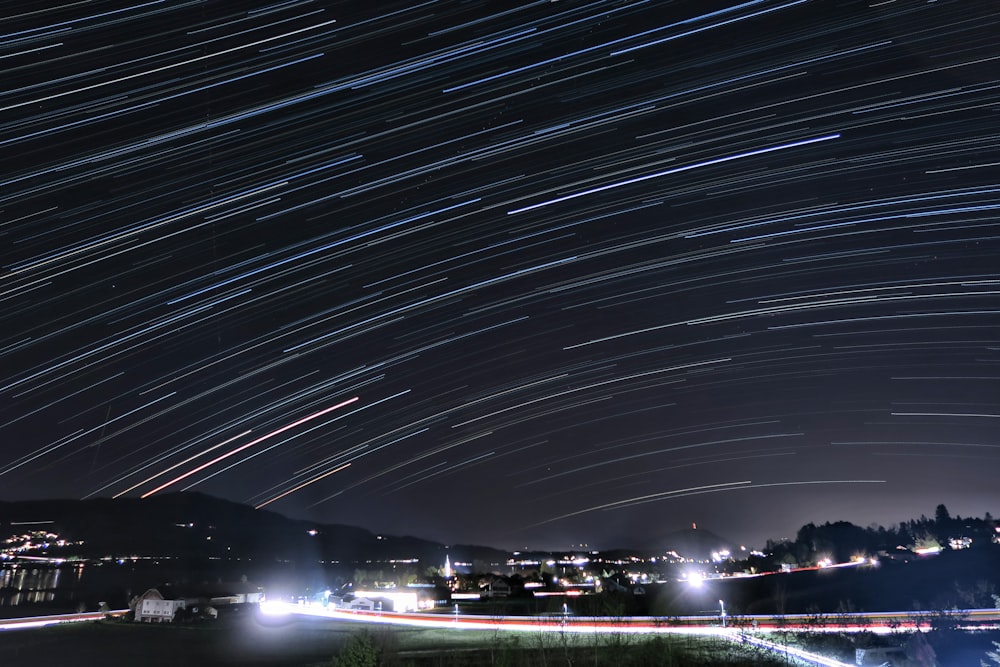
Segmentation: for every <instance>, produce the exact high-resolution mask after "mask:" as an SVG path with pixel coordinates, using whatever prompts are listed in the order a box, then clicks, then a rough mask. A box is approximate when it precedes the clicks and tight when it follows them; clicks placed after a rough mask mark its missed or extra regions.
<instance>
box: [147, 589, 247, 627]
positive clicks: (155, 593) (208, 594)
mask: <svg viewBox="0 0 1000 667" xmlns="http://www.w3.org/2000/svg"><path fill="white" fill-rule="evenodd" d="M262 597H263V594H262V593H261V590H260V588H259V587H257V586H256V585H254V584H251V583H247V582H245V581H242V582H232V583H222V582H219V583H216V584H201V585H194V586H182V587H177V586H173V585H171V584H165V585H164V586H161V587H159V588H150V589H149V590H147V591H146V592H145V593H143V594H142V595H140V596H138V597H136V598H133V600H132V602H131V603H130V604H129V607H130V608H131V609H132V610H133V612H134V614H135V620H136V621H138V622H141V623H164V622H166V623H170V622H172V621H175V620H177V618H178V612H180V611H183V612H184V615H185V617H187V618H198V617H202V618H204V617H208V618H216V617H217V616H218V613H219V611H220V610H226V611H225V612H224V613H230V612H231V611H236V610H240V609H243V608H246V606H247V605H255V604H259V603H260V602H261V599H262Z"/></svg>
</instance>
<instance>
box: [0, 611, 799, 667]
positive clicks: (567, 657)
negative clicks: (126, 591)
mask: <svg viewBox="0 0 1000 667" xmlns="http://www.w3.org/2000/svg"><path fill="white" fill-rule="evenodd" d="M362 632H368V633H369V634H368V636H369V637H370V638H371V640H372V642H373V644H374V645H375V646H376V647H377V648H378V649H379V650H380V651H381V656H382V661H381V664H384V665H398V666H404V665H413V666H421V667H422V666H428V667H429V666H431V665H434V666H439V667H446V666H452V665H455V666H457V665H506V666H509V667H514V666H519V665H539V664H548V665H557V664H562V665H566V664H572V665H580V666H584V665H595V666H596V665H601V666H603V665H609V666H610V665H616V666H622V667H624V666H627V665H670V666H677V667H683V666H687V665H727V666H743V665H745V666H748V667H749V666H750V665H765V666H766V665H787V664H795V663H794V662H786V661H785V660H784V658H775V657H773V656H771V655H768V654H764V653H761V652H760V651H757V650H754V649H752V648H751V647H743V646H740V645H735V644H732V643H730V642H727V641H725V640H721V639H717V638H706V637H692V636H664V637H632V636H625V635H602V636H596V635H595V636H587V635H567V636H561V635H544V636H542V635H539V634H536V633H494V632H492V631H488V630H482V631H468V630H462V631H458V630H440V629H424V628H409V627H400V626H394V627H391V628H388V627H380V628H368V627H367V626H362V625H360V624H356V623H350V622H340V621H331V620H325V619H324V620H295V621H292V622H289V623H287V624H282V625H267V624H262V623H260V622H259V621H258V619H257V618H256V617H254V616H253V615H251V614H246V615H244V616H242V617H240V616H234V617H231V618H224V619H220V621H218V622H215V623H206V624H201V625H138V624H129V623H123V622H115V621H102V622H96V623H79V624H72V625H64V626H54V627H47V628H40V629H37V630H18V631H5V632H4V633H3V634H2V635H0V664H3V665H20V664H31V665H33V666H34V667H46V666H49V665H53V666H55V665H66V664H74V665H101V666H102V667H117V666H119V665H121V666H122V667H125V666H126V665H127V666H128V667H134V665H136V664H143V665H145V666H148V667H157V666H159V665H163V666H168V665H169V666H170V667H176V665H223V666H228V665H248V666H252V667H271V666H275V667H276V666H278V665H287V666H303V667H305V666H309V667H314V666H318V665H329V664H330V663H331V658H332V657H333V656H335V655H338V654H339V653H341V651H342V650H343V648H344V646H345V645H346V644H347V643H348V641H349V640H350V639H351V638H352V637H355V636H357V635H358V634H359V633H362Z"/></svg>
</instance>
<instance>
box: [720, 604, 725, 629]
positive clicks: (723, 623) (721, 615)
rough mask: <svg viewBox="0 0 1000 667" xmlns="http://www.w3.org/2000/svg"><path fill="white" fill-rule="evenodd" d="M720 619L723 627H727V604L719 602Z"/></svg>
mask: <svg viewBox="0 0 1000 667" xmlns="http://www.w3.org/2000/svg"><path fill="white" fill-rule="evenodd" d="M719 609H720V610H721V611H720V612H719V617H720V618H721V619H722V627H726V603H725V602H723V601H722V600H719Z"/></svg>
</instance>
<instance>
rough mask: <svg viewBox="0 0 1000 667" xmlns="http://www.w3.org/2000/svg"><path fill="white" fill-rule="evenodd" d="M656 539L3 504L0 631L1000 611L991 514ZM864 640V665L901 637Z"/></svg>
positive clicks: (999, 616)
mask: <svg viewBox="0 0 1000 667" xmlns="http://www.w3.org/2000/svg"><path fill="white" fill-rule="evenodd" d="M121 526H131V527H135V529H134V530H121V529H120V527H121ZM662 543H663V545H664V546H663V548H662V549H658V550H655V551H650V550H638V549H627V548H620V549H594V548H591V547H590V545H588V544H586V543H579V544H574V545H569V547H568V548H566V549H564V550H561V551H550V550H519V551H511V552H508V551H503V550H499V549H495V548H492V547H487V546H476V545H444V544H439V543H436V542H433V541H428V540H422V539H419V538H415V537H397V536H391V535H379V534H373V533H370V532H368V531H365V530H363V529H360V528H355V527H350V526H338V525H322V524H315V523H311V522H307V521H301V520H293V519H288V518H285V517H283V516H281V515H279V514H274V513H270V512H261V511H257V510H253V509H252V508H249V507H245V506H241V505H238V504H235V503H230V502H228V501H222V500H219V499H215V498H211V497H209V496H203V495H200V494H177V495H176V496H165V497H164V498H162V499H158V500H156V502H149V503H145V502H143V503H140V502H138V501H116V502H115V503H108V502H99V503H96V504H94V503H88V502H87V501H51V502H47V503H6V504H5V503H0V611H2V614H0V615H2V617H3V619H5V620H0V628H12V627H19V626H23V625H24V624H25V623H27V622H33V621H32V619H37V618H50V619H55V620H53V621H52V622H55V621H57V620H81V619H93V618H97V619H101V618H105V619H116V620H118V621H127V622H132V623H139V624H143V625H149V624H164V623H171V624H190V623H210V624H211V623H218V622H220V619H225V618H234V617H237V618H238V617H244V616H247V615H254V616H257V615H259V614H261V613H264V612H267V613H270V614H274V613H278V612H280V613H281V614H293V615H294V614H305V615H307V616H310V617H313V618H323V619H327V620H328V621H330V622H333V621H337V622H342V621H344V618H345V617H342V616H338V614H347V615H349V617H348V618H349V619H350V620H351V621H353V622H358V621H359V619H362V620H363V619H365V618H371V619H376V620H379V622H386V619H394V621H393V622H400V623H406V622H410V623H414V622H420V623H434V622H444V621H445V620H447V622H450V623H452V624H453V625H452V626H449V627H450V628H452V629H455V627H464V626H462V624H469V623H471V624H473V626H474V627H482V624H484V623H486V621H484V620H482V619H486V618H488V619H492V620H490V621H489V623H494V624H500V625H502V624H504V623H508V624H514V625H515V626H517V624H518V623H523V622H524V621H523V619H535V621H533V623H535V626H537V624H538V623H539V622H541V623H549V622H556V621H558V622H559V623H561V624H562V625H561V626H560V627H563V628H574V627H577V625H578V624H586V623H593V622H594V621H593V619H604V620H603V621H601V623H604V624H608V623H611V621H609V620H608V619H619V620H618V621H615V622H616V623H624V624H626V625H627V626H628V627H630V628H631V630H630V632H656V631H657V630H656V628H663V627H670V628H674V629H683V628H692V629H695V628H709V629H711V628H715V629H716V630H719V631H721V630H725V631H726V632H732V631H737V630H738V631H739V632H743V633H746V632H774V631H784V632H787V631H797V632H813V631H816V630H817V628H827V629H830V628H838V629H839V631H840V632H841V633H845V636H849V637H850V638H851V639H850V641H851V642H856V641H857V638H858V637H860V636H861V635H858V633H872V632H876V633H877V632H879V631H887V630H888V629H894V631H901V630H906V631H914V630H921V629H926V630H931V629H936V628H939V627H943V626H942V624H945V623H946V622H947V623H950V624H951V625H949V626H948V627H950V628H951V629H952V630H957V629H961V630H962V631H963V632H971V631H979V632H982V631H984V630H988V629H990V628H993V627H994V626H996V625H997V623H998V622H1000V611H998V610H997V607H998V606H1000V598H998V597H997V593H998V591H1000V525H998V522H997V521H996V520H995V519H994V518H993V517H992V516H991V515H990V514H989V513H987V514H985V515H984V516H983V517H980V518H976V517H961V516H953V515H952V514H951V513H950V512H949V511H948V509H947V508H946V507H945V506H944V505H939V506H938V507H937V508H936V510H935V512H934V515H933V516H932V517H927V516H921V517H919V518H917V519H910V520H906V521H902V522H900V523H898V524H895V525H892V526H887V527H884V526H874V525H873V526H869V527H860V526H857V525H854V524H851V523H848V522H843V521H841V522H827V523H823V524H819V525H817V524H813V523H808V524H806V525H804V526H802V527H801V528H800V529H799V530H798V532H797V534H796V535H795V537H794V538H788V539H780V540H768V541H767V542H766V544H764V545H762V546H760V547H748V546H746V545H739V544H732V543H730V542H728V541H727V540H726V539H725V538H723V537H721V536H719V535H716V534H714V533H713V532H711V531H710V530H708V529H705V528H703V527H699V526H697V525H694V524H692V525H691V527H690V528H687V529H684V530H680V531H673V532H671V533H669V534H666V535H664V536H663V537H662ZM50 612H51V613H50ZM47 613H49V615H48V616H46V615H45V614H47ZM387 614H388V615H389V616H386V615H387ZM414 614H416V616H414ZM427 614H429V615H430V616H426V615H427ZM422 615H424V616H422ZM425 616H426V617H425ZM265 617H267V614H265ZM428 619H429V620H428ZM519 619H521V620H519ZM539 619H540V620H539ZM476 623H479V624H480V625H478V626H475V625H474V624H476ZM455 624H457V625H455ZM535 626H532V627H535ZM497 627H500V626H499V625H498V626H497ZM585 627H586V628H590V627H591V626H586V625H583V626H580V629H578V631H583V630H582V628H585ZM595 627H596V626H595ZM521 629H522V630H523V628H521ZM606 629H607V628H605V630H606ZM595 631H601V628H600V627H597V630H595ZM726 636H727V637H728V636H729V635H726ZM970 636H971V635H970ZM982 636H985V635H982ZM747 637H748V638H747V639H746V641H749V635H748V636H747ZM760 641H766V640H765V639H760ZM897 644H898V642H897ZM893 646H895V648H894V649H893V650H896V651H897V655H896V660H895V662H891V661H886V660H883V662H882V663H875V662H857V663H856V664H859V665H860V664H883V663H885V664H893V665H906V664H914V665H916V664H925V663H918V662H911V663H906V662H903V661H902V658H901V657H900V656H901V655H902V653H899V651H903V648H902V647H901V645H893ZM867 648H868V649H871V650H869V653H868V656H869V658H870V659H871V660H874V659H875V658H874V657H872V656H877V655H882V656H883V657H885V656H888V655H890V654H889V653H886V652H885V651H888V650H889V649H890V648H893V647H892V646H886V645H883V644H879V645H877V646H869V647H867ZM875 648H878V649H879V650H880V651H882V653H879V652H878V651H875V650H874V649H875ZM817 664H819V663H817ZM823 664H826V663H823ZM926 664H948V663H926ZM955 664H958V663H955Z"/></svg>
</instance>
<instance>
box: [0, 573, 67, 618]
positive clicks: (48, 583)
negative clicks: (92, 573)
mask: <svg viewBox="0 0 1000 667" xmlns="http://www.w3.org/2000/svg"><path fill="white" fill-rule="evenodd" d="M81 576H83V563H78V564H76V565H71V566H65V565H64V566H58V567H38V566H34V565H27V566H26V565H23V564H15V565H4V566H3V567H0V607H16V606H18V605H25V604H36V603H40V602H56V601H70V600H72V599H73V598H74V597H75V592H76V589H77V585H78V584H79V583H80V577H81Z"/></svg>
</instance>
